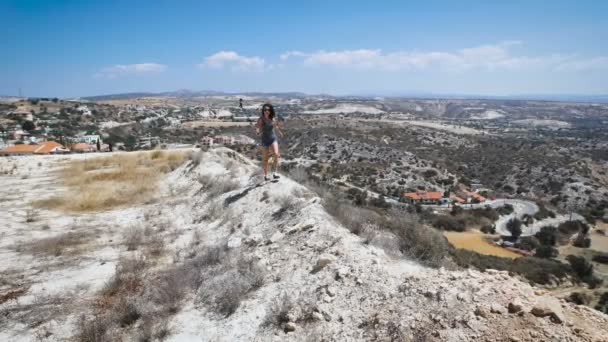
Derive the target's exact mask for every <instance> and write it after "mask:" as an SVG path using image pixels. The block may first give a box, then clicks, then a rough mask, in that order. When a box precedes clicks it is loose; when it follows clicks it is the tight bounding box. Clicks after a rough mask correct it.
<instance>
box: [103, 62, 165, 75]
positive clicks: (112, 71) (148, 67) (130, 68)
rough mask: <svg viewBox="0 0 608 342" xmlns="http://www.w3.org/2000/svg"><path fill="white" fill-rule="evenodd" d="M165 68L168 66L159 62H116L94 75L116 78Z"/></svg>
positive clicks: (161, 70)
mask: <svg viewBox="0 0 608 342" xmlns="http://www.w3.org/2000/svg"><path fill="white" fill-rule="evenodd" d="M165 70H167V66H166V65H164V64H158V63H139V64H116V65H113V66H110V67H107V68H103V69H101V70H100V71H99V72H97V73H96V74H95V75H93V76H94V77H97V78H116V77H119V76H123V75H129V74H131V75H133V74H147V73H160V72H163V71H165Z"/></svg>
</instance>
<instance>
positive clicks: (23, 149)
mask: <svg viewBox="0 0 608 342" xmlns="http://www.w3.org/2000/svg"><path fill="white" fill-rule="evenodd" d="M56 148H64V147H63V146H62V145H61V144H59V143H57V142H54V141H45V142H43V143H40V144H36V145H34V144H31V145H26V144H21V145H15V146H9V147H7V148H4V149H2V150H0V153H14V154H22V153H35V154H49V153H51V152H54V150H55V149H56Z"/></svg>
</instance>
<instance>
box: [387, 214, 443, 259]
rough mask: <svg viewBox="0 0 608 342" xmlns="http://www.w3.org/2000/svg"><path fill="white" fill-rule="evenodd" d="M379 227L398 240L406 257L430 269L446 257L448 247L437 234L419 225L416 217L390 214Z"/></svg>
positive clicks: (441, 236)
mask: <svg viewBox="0 0 608 342" xmlns="http://www.w3.org/2000/svg"><path fill="white" fill-rule="evenodd" d="M380 226H384V227H385V228H387V229H389V230H390V231H391V232H392V233H393V234H395V235H396V236H397V237H398V238H399V246H400V251H401V252H402V253H403V255H405V256H406V257H409V258H411V259H414V260H417V261H419V262H420V263H422V264H424V265H427V266H430V267H440V266H442V265H443V264H444V261H445V259H446V258H447V257H448V255H449V254H448V253H449V249H450V245H449V243H448V242H447V240H446V238H445V237H444V236H443V235H442V234H441V233H439V232H437V231H435V230H434V229H432V228H429V227H427V226H425V225H422V224H421V223H420V220H419V219H418V217H417V216H415V215H413V214H407V213H402V212H397V211H393V212H390V213H389V214H388V215H387V216H386V218H385V222H384V223H381V224H380Z"/></svg>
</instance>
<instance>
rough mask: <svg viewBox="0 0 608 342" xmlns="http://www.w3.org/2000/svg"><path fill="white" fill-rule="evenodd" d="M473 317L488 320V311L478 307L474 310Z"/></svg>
mask: <svg viewBox="0 0 608 342" xmlns="http://www.w3.org/2000/svg"><path fill="white" fill-rule="evenodd" d="M475 315H476V316H479V317H483V318H488V317H489V316H490V313H489V312H488V310H487V309H486V308H485V307H483V306H478V307H477V308H476V309H475Z"/></svg>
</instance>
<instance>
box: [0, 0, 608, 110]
mask: <svg viewBox="0 0 608 342" xmlns="http://www.w3.org/2000/svg"><path fill="white" fill-rule="evenodd" d="M606 17H608V1H603V0H597V1H590V0H577V1H574V0H572V1H562V0H551V1H545V0H526V1H524V0H509V1H489V0H486V1H476V0H462V1H457V0H453V1H447V0H446V1H439V0H426V1H407V0H401V1H382V0H376V1H353V0H351V1H342V0H335V1H330V0H325V1H316V0H308V1H298V0H294V1H284V0H283V1H230V0H225V1H188V0H173V1H165V0H156V1H150V0H146V1H139V0H134V1H126V0H123V1H115V0H103V1H92V0H39V1H34V0H0V47H1V48H0V95H18V94H19V92H21V94H22V95H23V96H29V97H64V98H66V97H79V96H92V95H103V94H115V93H125V92H163V91H173V90H178V89H190V90H218V91H227V92H246V91H259V92H289V91H301V92H305V93H309V94H319V93H325V94H334V95H364V94H375V95H408V94H424V93H429V94H468V95H499V96H509V95H521V94H580V95H597V94H608V43H607V42H608V19H606Z"/></svg>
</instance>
